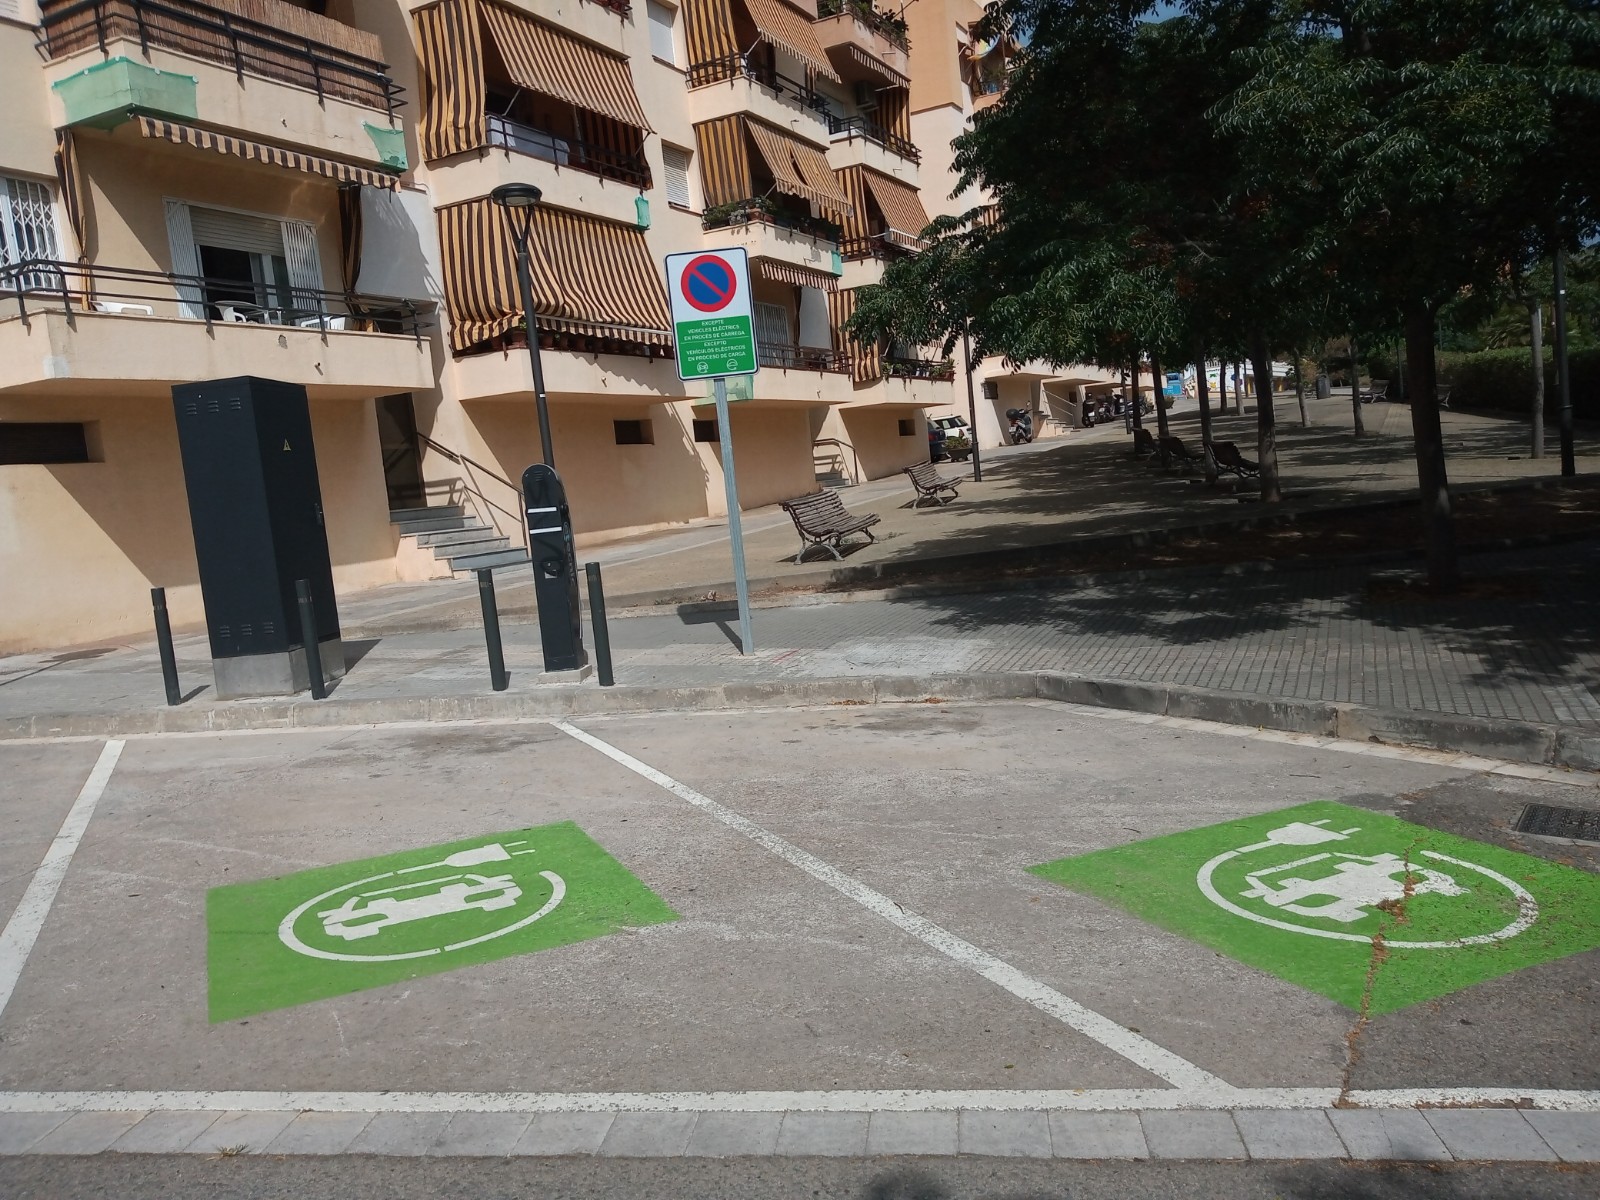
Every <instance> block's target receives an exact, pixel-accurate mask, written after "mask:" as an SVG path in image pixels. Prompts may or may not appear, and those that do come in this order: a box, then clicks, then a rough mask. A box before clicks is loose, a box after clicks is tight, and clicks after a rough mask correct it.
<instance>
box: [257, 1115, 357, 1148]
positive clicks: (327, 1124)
mask: <svg viewBox="0 0 1600 1200" xmlns="http://www.w3.org/2000/svg"><path fill="white" fill-rule="evenodd" d="M371 1121H372V1114H371V1113H334V1112H303V1113H300V1114H299V1115H298V1116H296V1117H295V1119H294V1120H292V1121H290V1122H289V1124H288V1125H287V1126H286V1127H285V1128H284V1131H283V1132H282V1133H280V1134H279V1135H278V1136H277V1137H275V1138H273V1139H272V1141H270V1142H268V1143H267V1148H266V1150H265V1153H267V1154H343V1153H344V1152H345V1151H346V1150H348V1149H349V1148H350V1144H351V1143H352V1142H354V1141H355V1140H356V1138H358V1137H359V1136H360V1135H361V1131H362V1130H364V1129H365V1128H366V1127H367V1125H368V1124H370V1123H371Z"/></svg>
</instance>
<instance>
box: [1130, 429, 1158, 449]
mask: <svg viewBox="0 0 1600 1200" xmlns="http://www.w3.org/2000/svg"><path fill="white" fill-rule="evenodd" d="M1133 444H1134V445H1136V446H1154V445H1155V444H1156V440H1155V438H1153V437H1151V436H1150V431H1149V430H1148V429H1146V428H1145V427H1144V426H1143V425H1139V426H1136V427H1135V428H1134V431H1133Z"/></svg>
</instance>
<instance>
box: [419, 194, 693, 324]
mask: <svg viewBox="0 0 1600 1200" xmlns="http://www.w3.org/2000/svg"><path fill="white" fill-rule="evenodd" d="M438 213H439V246H440V253H441V258H442V265H443V277H444V294H445V303H446V305H447V306H448V309H449V313H450V346H451V348H452V349H453V350H455V351H456V352H457V353H460V352H462V351H464V350H467V349H469V348H470V347H472V346H475V345H477V344H479V343H480V342H484V341H487V340H488V339H490V338H492V337H495V336H497V335H499V334H502V333H504V332H505V331H506V330H508V329H510V328H512V327H513V326H515V325H517V324H519V323H520V322H521V320H522V303H521V299H520V297H519V294H518V293H519V289H518V286H517V266H516V254H515V250H514V249H513V243H512V238H511V227H510V224H509V223H508V218H507V216H506V210H505V209H504V208H502V207H500V206H499V205H497V204H495V203H494V202H493V201H492V200H490V199H489V198H488V197H482V198H480V199H477V200H468V201H466V202H465V203H463V204H452V205H449V206H448V207H445V208H441V209H439V210H438ZM530 247H531V250H532V253H531V255H530V258H531V260H532V276H533V280H532V282H533V307H534V312H535V314H536V317H537V323H538V326H539V328H540V329H541V330H547V331H553V332H560V333H574V334H578V335H580V336H583V337H596V338H606V339H614V340H616V341H622V342H630V343H634V344H641V345H648V346H670V345H671V344H672V333H671V330H672V321H671V318H670V316H669V314H668V311H667V297H666V291H665V289H664V288H663V286H662V282H661V277H660V275H659V274H658V273H657V271H656V265H655V260H654V259H653V258H652V257H651V255H650V251H649V248H648V247H647V246H646V244H645V238H644V231H643V230H641V229H639V228H638V227H637V226H633V225H623V224H620V223H618V222H615V221H603V220H601V219H599V218H598V217H591V216H589V215H587V214H585V213H576V212H569V211H567V210H565V209H559V208H551V207H550V206H548V205H543V204H541V205H539V206H538V207H537V208H535V209H534V210H533V234H532V237H531V239H530Z"/></svg>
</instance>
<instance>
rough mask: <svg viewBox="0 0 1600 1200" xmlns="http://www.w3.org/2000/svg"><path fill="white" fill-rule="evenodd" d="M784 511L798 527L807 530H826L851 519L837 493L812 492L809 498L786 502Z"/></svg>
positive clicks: (797, 498)
mask: <svg viewBox="0 0 1600 1200" xmlns="http://www.w3.org/2000/svg"><path fill="white" fill-rule="evenodd" d="M783 509H784V511H785V512H787V513H788V514H789V515H790V516H791V517H793V518H794V523H795V524H796V525H798V526H800V528H802V529H806V530H817V529H826V528H827V527H828V526H830V525H832V524H833V523H834V522H836V521H841V520H848V519H849V517H850V514H849V512H847V511H846V509H845V506H844V501H842V500H840V499H839V493H837V492H827V491H824V492H812V493H811V494H810V495H809V496H799V497H796V498H795V499H793V500H785V501H784V502H783Z"/></svg>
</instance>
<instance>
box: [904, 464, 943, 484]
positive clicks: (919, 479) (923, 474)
mask: <svg viewBox="0 0 1600 1200" xmlns="http://www.w3.org/2000/svg"><path fill="white" fill-rule="evenodd" d="M906 474H907V475H909V476H911V482H912V483H914V484H916V485H917V486H918V487H919V488H921V489H923V490H924V491H926V490H927V489H928V488H931V487H937V486H938V485H939V472H938V471H936V470H934V467H933V464H932V463H925V462H919V463H912V464H911V465H910V466H909V467H907V468H906Z"/></svg>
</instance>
